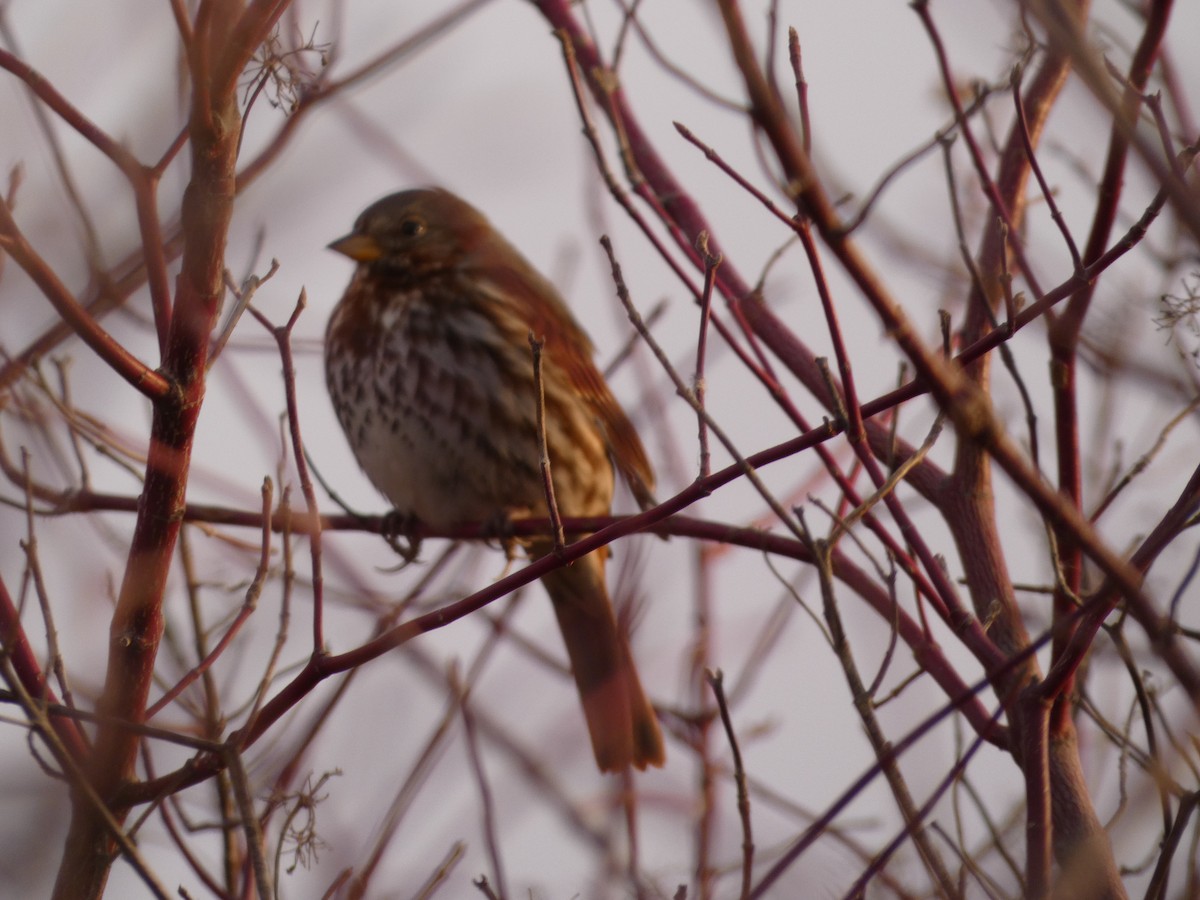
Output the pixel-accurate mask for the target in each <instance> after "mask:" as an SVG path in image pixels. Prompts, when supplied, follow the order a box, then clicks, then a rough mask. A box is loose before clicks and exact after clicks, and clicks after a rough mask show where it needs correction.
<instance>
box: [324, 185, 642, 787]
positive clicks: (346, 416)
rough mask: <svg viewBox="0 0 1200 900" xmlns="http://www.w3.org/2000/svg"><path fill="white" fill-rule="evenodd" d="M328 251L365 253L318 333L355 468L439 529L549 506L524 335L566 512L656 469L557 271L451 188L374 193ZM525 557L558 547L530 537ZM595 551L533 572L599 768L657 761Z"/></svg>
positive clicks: (592, 504)
mask: <svg viewBox="0 0 1200 900" xmlns="http://www.w3.org/2000/svg"><path fill="white" fill-rule="evenodd" d="M330 247H331V248H332V249H334V250H336V251H338V252H339V253H343V254H345V255H346V256H348V257H350V258H351V259H353V260H354V261H355V262H357V263H358V266H357V268H356V270H355V272H354V277H353V279H352V280H351V282H350V285H349V287H347V288H346V293H345V294H344V295H343V297H342V299H341V302H340V303H338V305H337V307H336V308H335V309H334V311H333V315H332V316H331V317H330V320H329V327H328V330H327V332H326V336H325V375H326V381H327V384H328V386H329V393H330V396H331V397H332V399H333V405H334V408H335V410H336V411H337V416H338V420H339V421H340V422H341V425H342V428H343V429H345V432H346V437H347V438H348V439H349V441H350V446H351V447H352V448H353V449H354V454H355V456H356V457H357V459H358V462H359V465H361V466H362V468H363V470H364V471H365V472H366V474H367V477H368V478H370V479H371V481H372V482H373V483H374V485H375V487H376V488H378V489H379V490H380V491H381V492H382V493H383V494H384V496H386V497H387V499H388V500H390V501H391V503H392V504H393V505H394V506H395V508H396V510H397V511H398V512H400V513H401V514H403V515H406V516H412V517H415V518H416V519H418V520H420V521H422V522H425V523H427V524H429V525H433V526H441V527H445V526H449V525H453V524H461V523H465V522H472V521H474V522H482V521H494V520H496V519H497V517H499V516H505V515H517V516H520V515H530V516H545V515H547V514H548V507H547V502H546V496H545V490H544V486H543V481H542V477H541V470H540V464H539V451H538V447H539V445H538V431H537V404H538V397H537V393H536V391H535V382H534V377H533V363H532V357H531V352H530V347H529V340H528V336H529V333H530V332H531V331H532V332H533V333H534V334H535V335H536V336H537V337H538V338H539V339H541V340H543V341H544V348H543V350H542V384H543V390H544V395H545V400H544V409H545V433H546V444H547V447H548V450H549V457H550V465H551V472H552V474H553V480H554V492H555V500H556V504H557V506H558V508H559V511H560V513H561V514H562V515H564V516H603V515H607V514H608V513H609V511H610V509H611V503H612V493H613V467H614V464H615V466H616V468H617V469H618V470H619V471H620V472H621V475H622V476H623V477H624V478H625V480H626V481H627V482H628V483H629V485H630V487H631V488H632V490H633V491H634V493H635V494H636V495H637V496H638V498H639V500H640V501H642V502H646V501H647V500H648V499H649V496H650V490H651V487H652V484H653V479H654V475H653V473H652V471H651V469H650V463H649V462H648V461H647V459H646V453H645V451H644V450H643V449H642V444H641V441H640V440H638V436H637V434H636V433H635V432H634V430H633V426H632V425H630V423H629V420H628V418H626V416H625V413H624V412H623V411H622V409H621V407H620V406H619V405H618V404H617V401H616V399H615V398H614V397H613V395H612V393H611V392H610V391H609V389H608V386H607V385H606V384H605V383H604V378H603V376H602V375H601V374H600V372H599V370H598V369H597V368H596V366H595V364H594V363H593V362H592V344H591V341H590V340H589V339H588V337H587V335H586V334H584V332H583V329H582V328H580V326H579V324H578V323H577V322H576V321H575V320H574V318H572V316H571V314H570V312H568V310H567V307H566V305H565V304H564V303H563V301H562V299H561V298H560V297H559V295H558V293H557V292H556V291H555V289H554V288H553V287H552V286H551V284H550V283H549V282H548V281H547V280H546V279H545V278H543V277H542V276H541V275H539V274H538V272H537V271H536V270H535V269H534V268H533V267H532V266H531V265H530V264H529V263H528V262H527V261H526V260H525V258H524V257H522V256H521V254H520V253H518V252H517V250H516V249H514V248H513V247H512V245H510V244H509V243H508V242H507V241H506V240H505V239H504V238H503V237H501V236H500V235H499V234H498V233H497V232H496V231H495V230H494V229H493V228H492V226H491V225H490V224H489V223H488V221H487V220H486V219H485V218H484V217H483V216H482V215H481V214H480V213H479V212H478V211H476V210H475V209H474V208H472V207H471V206H469V205H468V204H467V203H465V202H464V201H462V200H460V199H459V198H458V197H455V196H454V195H453V194H450V193H448V192H447V191H443V190H438V189H428V190H412V191H404V192H402V193H399V194H393V195H391V196H390V197H385V198H384V199H382V200H380V201H379V202H377V203H375V204H374V205H373V206H370V207H369V208H368V209H367V210H366V211H365V212H363V214H362V215H361V216H359V218H358V221H357V222H356V223H355V225H354V230H353V231H352V232H351V233H350V234H349V235H347V236H346V237H344V238H341V239H340V240H337V241H335V242H334V243H332V244H330ZM528 550H529V553H530V555H531V556H533V557H535V558H536V557H540V556H543V555H545V554H547V553H549V552H551V551H552V550H553V543H552V541H551V540H550V539H549V538H535V539H532V540H531V541H530V542H529V545H528ZM606 556H607V552H606V551H605V550H604V549H603V548H602V549H600V550H596V551H594V552H593V553H591V554H589V555H588V556H585V557H583V558H582V559H579V560H577V561H576V562H575V563H574V564H573V565H570V566H566V567H564V568H560V569H556V570H555V571H553V572H550V573H549V574H547V575H544V576H543V577H542V583H543V584H544V585H545V586H546V589H547V592H548V593H549V594H550V599H551V600H552V601H553V603H554V612H555V614H556V616H557V618H558V625H559V628H560V629H561V630H562V635H563V639H564V640H565V642H566V645H567V655H568V656H569V657H570V660H571V668H572V670H573V672H574V675H575V683H576V686H577V687H578V689H579V696H580V699H581V701H582V704H583V712H584V717H585V718H586V720H587V726H588V731H589V732H590V734H591V738H592V750H593V751H594V753H595V755H596V763H597V765H599V767H600V769H601V770H603V771H620V770H623V769H625V768H626V767H627V766H629V765H634V766H636V767H637V768H639V769H643V768H645V767H646V766H647V765H648V764H649V765H662V763H663V758H664V755H663V741H662V733H661V732H660V731H659V727H658V722H657V720H656V719H655V717H654V710H653V709H652V708H651V706H650V703H649V701H648V700H647V699H646V695H645V694H644V693H643V691H642V685H641V682H640V681H639V680H638V675H637V670H636V669H635V667H634V664H633V659H632V657H631V655H630V650H629V644H628V642H627V640H626V638H625V636H624V634H623V633H622V631H621V629H620V628H619V627H618V625H617V620H616V616H615V614H614V612H613V607H612V604H611V603H610V602H609V598H608V592H607V590H606V588H605V583H604V563H605V558H606Z"/></svg>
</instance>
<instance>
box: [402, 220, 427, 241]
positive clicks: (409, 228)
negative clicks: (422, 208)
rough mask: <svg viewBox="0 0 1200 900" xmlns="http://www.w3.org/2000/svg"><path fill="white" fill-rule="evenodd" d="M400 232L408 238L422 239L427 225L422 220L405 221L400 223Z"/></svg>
mask: <svg viewBox="0 0 1200 900" xmlns="http://www.w3.org/2000/svg"><path fill="white" fill-rule="evenodd" d="M399 231H400V234H401V236H403V237H406V238H414V237H420V236H421V235H422V234H424V233H425V223H424V222H422V221H421V220H420V219H405V220H404V221H402V222H401V223H400V228H399Z"/></svg>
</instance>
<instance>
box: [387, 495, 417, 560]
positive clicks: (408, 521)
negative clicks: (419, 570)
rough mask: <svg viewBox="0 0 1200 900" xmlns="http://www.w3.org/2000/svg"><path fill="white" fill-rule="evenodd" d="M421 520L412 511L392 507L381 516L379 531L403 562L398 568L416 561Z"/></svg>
mask: <svg viewBox="0 0 1200 900" xmlns="http://www.w3.org/2000/svg"><path fill="white" fill-rule="evenodd" d="M420 531H421V520H420V519H418V518H417V517H416V516H414V515H413V514H412V513H403V512H400V510H398V509H393V510H392V511H391V512H389V513H388V514H387V515H385V516H384V517H383V525H382V528H381V529H380V532H381V533H382V534H383V539H384V540H385V541H387V542H388V546H390V547H391V548H392V549H393V550H395V551H396V555H397V556H399V557H400V559H401V560H403V562H402V563H401V564H400V568H404V566H407V565H409V564H410V563H413V562H416V559H417V556H418V555H419V554H420V552H421V534H420Z"/></svg>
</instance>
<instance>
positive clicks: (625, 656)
mask: <svg viewBox="0 0 1200 900" xmlns="http://www.w3.org/2000/svg"><path fill="white" fill-rule="evenodd" d="M542 583H543V584H545V585H546V590H547V591H548V592H549V594H550V599H551V600H553V601H554V612H555V615H556V616H557V617H558V627H559V629H560V630H561V631H562V635H563V640H564V641H565V642H566V645H567V656H568V657H570V660H571V670H572V671H573V672H574V674H575V685H576V687H578V688H579V699H580V701H581V702H582V704H583V714H584V717H585V718H586V719H587V726H588V733H589V734H590V735H591V737H592V751H593V752H594V753H595V755H596V765H598V766H599V767H600V771H602V772H620V771H623V770H624V769H625V768H627V767H628V766H630V765H632V766H636V767H637V768H639V769H644V768H646V766H648V765H652V766H661V765H662V764H663V762H664V761H665V759H666V754H665V752H664V750H663V737H662V731H661V730H660V729H659V727H658V719H656V718H655V716H654V709H653V707H652V706H651V705H650V701H649V700H647V699H646V694H645V692H644V691H643V690H642V683H641V681H640V680H639V679H638V674H637V669H636V668H635V666H634V663H633V657H632V655H631V654H630V652H629V642H628V641H627V640H626V639H625V636H624V634H622V633H621V630H620V628H619V627H618V625H617V619H616V615H615V613H614V612H613V606H612V603H610V602H609V599H608V591H607V589H606V588H605V586H604V556H603V554H602V552H600V551H597V552H596V553H592V554H590V555H588V556H585V557H584V558H583V559H579V560H576V561H575V563H574V564H573V565H570V566H566V567H564V568H562V569H557V570H555V571H554V572H551V573H549V574H548V575H544V576H542Z"/></svg>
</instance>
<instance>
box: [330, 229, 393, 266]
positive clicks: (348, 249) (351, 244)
mask: <svg viewBox="0 0 1200 900" xmlns="http://www.w3.org/2000/svg"><path fill="white" fill-rule="evenodd" d="M329 249H330V250H336V251H337V252H338V253H341V254H342V255H343V256H348V257H350V258H351V259H352V260H354V261H355V262H360V263H369V262H375V260H377V259H379V257H381V256H383V248H382V247H381V246H379V241H377V240H375V238H373V237H371V236H370V235H369V234H359V233H357V232H355V233H352V234H348V235H346V236H345V237H341V238H338V239H337V240H336V241H334V242H333V243H332V244H330V245H329Z"/></svg>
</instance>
